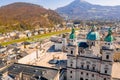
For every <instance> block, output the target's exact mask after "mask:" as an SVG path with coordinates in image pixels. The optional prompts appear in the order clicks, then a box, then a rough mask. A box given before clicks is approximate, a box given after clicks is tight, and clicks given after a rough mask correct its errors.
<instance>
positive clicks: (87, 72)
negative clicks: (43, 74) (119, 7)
mask: <svg viewBox="0 0 120 80" xmlns="http://www.w3.org/2000/svg"><path fill="white" fill-rule="evenodd" d="M86 39H87V41H86V42H79V44H78V43H77V41H76V40H77V39H76V36H75V30H74V28H73V29H72V32H71V34H70V38H69V43H68V54H67V80H114V79H113V78H112V71H113V68H112V66H113V64H114V59H113V56H114V37H113V36H112V30H111V28H110V29H109V30H108V35H107V36H106V37H105V39H104V41H100V36H99V33H98V32H97V30H96V27H95V26H93V27H92V28H91V31H90V32H89V33H88V34H87V37H86ZM117 80H119V79H117Z"/></svg>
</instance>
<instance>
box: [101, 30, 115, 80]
mask: <svg viewBox="0 0 120 80" xmlns="http://www.w3.org/2000/svg"><path fill="white" fill-rule="evenodd" d="M101 51H102V60H101V70H100V73H101V76H102V78H103V79H102V80H111V72H112V65H113V54H114V37H113V35H112V29H111V28H109V30H108V34H107V36H106V37H105V39H104V44H103V46H102V49H101ZM102 74H104V75H102Z"/></svg>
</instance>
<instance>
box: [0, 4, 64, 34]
mask: <svg viewBox="0 0 120 80" xmlns="http://www.w3.org/2000/svg"><path fill="white" fill-rule="evenodd" d="M61 22H62V18H61V17H60V16H59V14H58V13H56V12H55V11H53V10H50V9H45V8H43V7H42V6H39V5H35V4H31V3H23V2H17V3H12V4H9V5H6V6H2V7H0V32H3V31H7V30H8V31H11V30H26V29H34V28H38V27H53V25H54V24H59V23H61Z"/></svg>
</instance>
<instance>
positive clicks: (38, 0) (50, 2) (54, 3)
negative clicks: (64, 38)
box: [0, 0, 120, 10]
mask: <svg viewBox="0 0 120 80" xmlns="http://www.w3.org/2000/svg"><path fill="white" fill-rule="evenodd" d="M72 1H74V0H0V6H4V5H7V4H10V3H14V2H28V3H33V4H38V5H42V6H43V7H45V8H50V9H53V10H54V9H56V8H58V7H63V6H65V5H67V4H69V3H71V2H72ZM85 1H87V2H90V3H92V4H99V5H105V6H115V5H120V0H85Z"/></svg>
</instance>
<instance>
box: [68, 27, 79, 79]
mask: <svg viewBox="0 0 120 80" xmlns="http://www.w3.org/2000/svg"><path fill="white" fill-rule="evenodd" d="M76 40H77V39H76V35H75V29H74V27H73V28H72V31H71V34H70V36H69V43H68V46H67V47H68V53H67V80H76V65H77V55H78V45H77V41H76Z"/></svg>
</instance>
